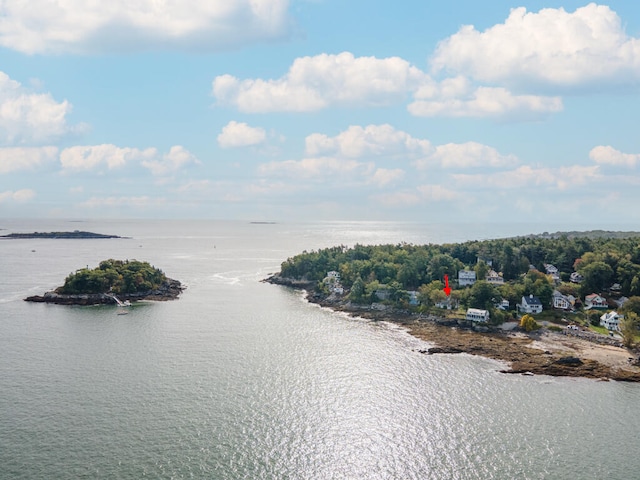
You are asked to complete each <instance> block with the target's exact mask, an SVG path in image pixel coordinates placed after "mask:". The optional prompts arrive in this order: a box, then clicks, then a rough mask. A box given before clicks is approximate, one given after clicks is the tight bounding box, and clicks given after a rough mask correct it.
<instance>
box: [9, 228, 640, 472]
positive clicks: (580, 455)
mask: <svg viewBox="0 0 640 480" xmlns="http://www.w3.org/2000/svg"><path fill="white" fill-rule="evenodd" d="M0 228H4V229H5V230H4V231H0V233H9V232H12V231H20V232H30V231H54V230H76V229H77V230H89V231H94V232H99V233H108V234H116V235H121V236H127V237H130V238H126V239H117V240H4V241H0V479H3V480H4V479H30V480H31V479H75V478H92V479H93V478H98V479H102V478H103V479H139V478H154V479H155V478H159V479H181V478H210V479H516V478H517V479H602V478H607V479H610V480H614V479H621V480H623V479H633V478H640V473H639V472H640V457H639V456H638V454H637V452H638V447H639V446H640V444H639V441H638V437H637V435H638V431H640V416H639V415H637V409H638V405H640V385H635V384H625V383H617V382H600V381H593V380H586V379H562V378H552V377H544V376H535V377H522V376H513V375H504V374H501V373H499V371H498V370H499V369H500V368H501V365H500V364H499V363H497V362H495V361H492V360H487V359H483V358H478V357H473V356H469V355H436V356H426V355H422V354H419V353H417V352H416V350H417V349H419V348H424V346H425V345H424V344H423V343H422V342H420V341H419V340H417V339H415V338H413V337H411V336H410V335H408V334H407V333H406V332H405V331H403V330H402V329H401V328H399V327H398V326H395V325H392V324H387V323H376V322H369V321H364V320H359V319H354V318H349V317H347V316H344V315H341V314H338V313H334V312H330V311H327V310H325V309H321V308H319V307H317V306H315V305H311V304H308V303H306V302H305V301H304V298H303V297H302V295H300V294H299V293H297V292H294V291H291V290H288V289H286V288H282V287H278V286H274V285H270V284H266V283H263V282H261V281H260V280H262V279H263V278H265V277H266V276H267V275H268V274H269V273H272V272H275V271H277V270H278V268H279V265H280V263H281V262H282V261H283V260H285V259H286V258H287V257H289V256H291V255H294V254H296V253H299V252H301V251H303V250H312V249H317V248H320V247H325V246H333V245H340V244H342V245H353V244H355V243H373V244H376V243H388V242H391V243H398V242H402V241H406V242H409V243H428V242H443V241H461V240H467V239H471V237H470V236H469V235H470V234H469V232H470V231H472V232H473V234H474V236H475V237H474V238H491V237H495V236H506V235H512V234H525V233H530V231H527V230H526V228H527V227H524V226H521V227H517V226H515V227H514V226H507V225H504V226H491V227H489V226H485V227H478V226H476V227H474V228H473V229H469V228H463V227H460V226H445V225H422V224H397V223H375V222H369V223H367V222H364V223H361V222H355V223H349V222H340V223H309V224H284V223H283V224H251V223H248V222H221V221H220V222H215V221H210V222H206V221H197V222H195V221H182V222H178V221H174V222H161V221H87V222H70V221H60V220H56V221H51V220H50V221H45V220H20V221H18V220H16V221H9V220H4V221H0ZM107 258H117V259H138V260H144V261H149V262H150V263H152V264H153V265H155V266H157V267H159V268H161V269H162V270H163V271H164V272H165V273H166V274H167V275H168V276H169V277H172V278H176V279H179V280H180V281H182V282H183V283H184V284H185V285H186V286H187V289H186V290H185V292H184V293H183V295H182V296H181V298H180V299H179V300H177V301H173V302H144V303H140V304H136V305H134V306H133V307H132V308H131V311H130V313H129V314H128V315H116V309H115V307H110V306H100V307H64V306H56V305H43V304H33V303H27V302H24V301H22V299H23V298H24V297H26V296H28V295H32V294H40V293H43V292H44V291H46V290H50V289H53V288H54V287H56V286H58V285H60V284H61V283H62V282H63V280H64V277H65V276H66V275H68V274H69V273H71V272H73V271H75V270H76V269H78V268H81V267H85V266H89V267H91V268H93V267H95V266H96V265H97V264H98V263H99V262H100V261H101V260H104V259H107Z"/></svg>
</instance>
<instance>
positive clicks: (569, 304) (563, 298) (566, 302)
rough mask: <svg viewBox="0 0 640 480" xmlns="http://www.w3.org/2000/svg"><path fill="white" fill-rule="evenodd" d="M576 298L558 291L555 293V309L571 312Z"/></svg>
mask: <svg viewBox="0 0 640 480" xmlns="http://www.w3.org/2000/svg"><path fill="white" fill-rule="evenodd" d="M575 301H576V299H575V297H574V296H572V295H563V294H562V293H560V292H559V291H558V290H554V291H553V308H557V309H559V310H571V309H572V308H573V306H574V304H575Z"/></svg>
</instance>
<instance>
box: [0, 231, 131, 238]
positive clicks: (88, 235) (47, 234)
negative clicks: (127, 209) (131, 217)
mask: <svg viewBox="0 0 640 480" xmlns="http://www.w3.org/2000/svg"><path fill="white" fill-rule="evenodd" d="M0 238H9V239H26V238H65V239H66V238H71V239H78V238H79V239H91V238H126V237H120V236H118V235H104V234H102V233H93V232H82V231H80V230H74V231H73V232H33V233H10V234H9V235H0Z"/></svg>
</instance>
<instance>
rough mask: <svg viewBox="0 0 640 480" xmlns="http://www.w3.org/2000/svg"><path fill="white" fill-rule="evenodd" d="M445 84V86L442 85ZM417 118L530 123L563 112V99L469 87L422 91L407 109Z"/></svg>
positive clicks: (497, 89)
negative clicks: (499, 119)
mask: <svg viewBox="0 0 640 480" xmlns="http://www.w3.org/2000/svg"><path fill="white" fill-rule="evenodd" d="M443 83H445V82H443ZM407 109H408V110H409V113H411V114H412V115H415V116H417V117H437V116H444V117H494V118H505V119H511V120H516V119H521V120H530V119H537V118H541V117H544V116H546V115H548V114H550V113H556V112H559V111H562V109H563V104H562V99H561V98H560V97H547V96H540V95H514V94H513V93H511V92H510V91H509V90H507V89H506V88H498V87H477V88H473V89H472V88H471V85H469V86H468V89H466V90H453V91H451V92H447V91H446V90H445V89H443V88H428V89H421V90H419V91H418V92H416V94H415V101H414V102H413V103H411V104H409V106H408V107H407Z"/></svg>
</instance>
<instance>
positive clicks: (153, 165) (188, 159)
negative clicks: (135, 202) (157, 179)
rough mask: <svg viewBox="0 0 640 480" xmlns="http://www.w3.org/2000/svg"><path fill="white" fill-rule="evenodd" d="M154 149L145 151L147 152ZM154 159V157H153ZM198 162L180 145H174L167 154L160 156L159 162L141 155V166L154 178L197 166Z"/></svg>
mask: <svg viewBox="0 0 640 480" xmlns="http://www.w3.org/2000/svg"><path fill="white" fill-rule="evenodd" d="M152 150H153V151H154V153H155V149H151V148H149V149H147V150H145V152H147V151H152ZM154 157H155V156H154ZM199 163H200V161H199V160H198V159H197V158H196V157H195V155H193V154H192V153H191V152H189V151H188V150H187V149H186V148H184V147H183V146H181V145H174V146H173V147H171V149H170V150H169V153H167V154H165V155H163V156H162V159H161V160H158V159H155V158H149V157H146V156H144V155H143V159H142V166H143V167H145V168H148V169H149V170H151V173H152V174H153V175H154V176H165V175H169V174H172V173H175V172H177V171H178V170H180V169H181V168H183V167H185V166H186V165H189V164H199Z"/></svg>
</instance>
